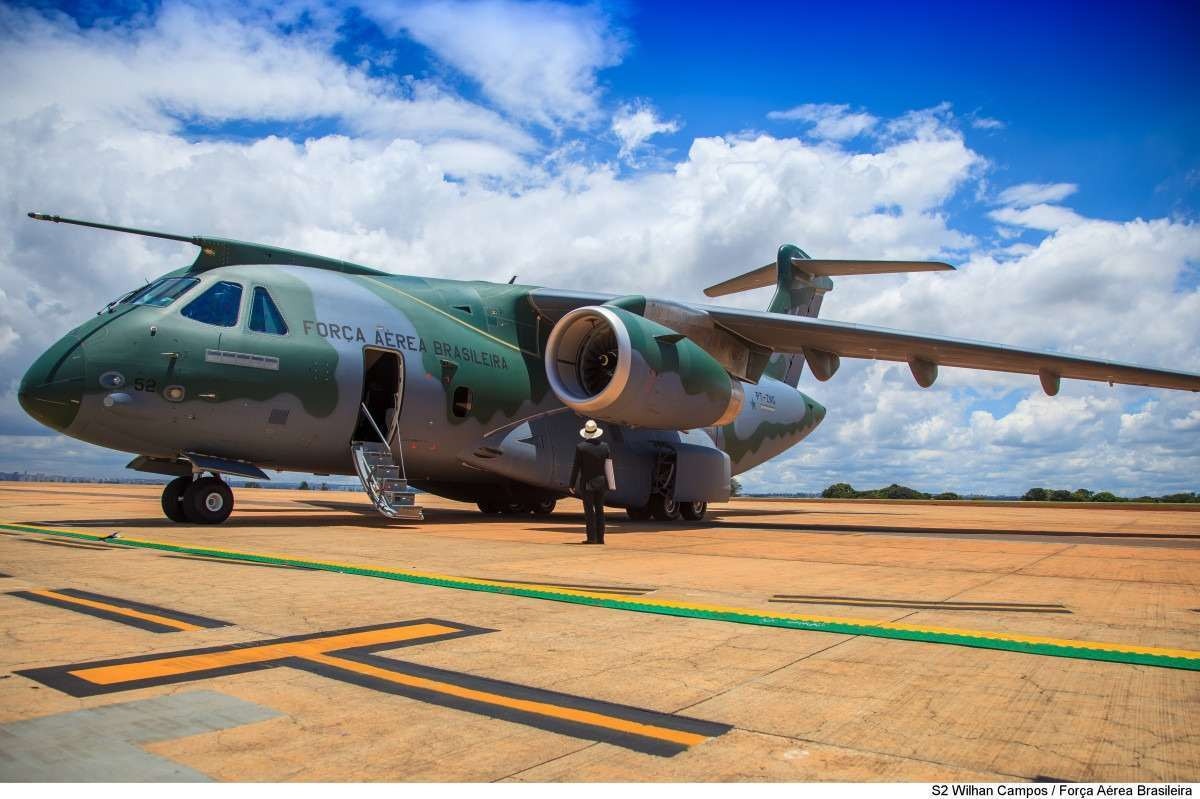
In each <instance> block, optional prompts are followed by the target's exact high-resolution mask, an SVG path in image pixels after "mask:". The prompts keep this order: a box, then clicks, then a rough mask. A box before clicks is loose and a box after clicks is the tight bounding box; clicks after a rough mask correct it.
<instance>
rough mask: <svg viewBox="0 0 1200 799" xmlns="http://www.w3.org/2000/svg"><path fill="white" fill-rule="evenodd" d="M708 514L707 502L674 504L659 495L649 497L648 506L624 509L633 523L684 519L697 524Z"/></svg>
mask: <svg viewBox="0 0 1200 799" xmlns="http://www.w3.org/2000/svg"><path fill="white" fill-rule="evenodd" d="M707 512H708V503H707V502H676V501H675V500H673V499H667V498H666V497H664V496H662V495H661V494H655V495H654V496H652V497H650V502H649V504H647V505H645V506H643V507H641V508H626V509H625V513H626V514H627V515H628V516H629V518H630V519H632V520H633V521H635V522H644V521H646V520H648V519H657V520H658V521H660V522H677V521H679V520H680V519H686V520H687V521H689V522H698V521H700V520H701V519H703V518H704V514H705V513H707Z"/></svg>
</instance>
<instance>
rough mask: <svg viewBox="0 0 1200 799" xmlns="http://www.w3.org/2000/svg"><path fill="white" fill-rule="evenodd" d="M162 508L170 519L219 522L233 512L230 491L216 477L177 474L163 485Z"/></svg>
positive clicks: (206, 522)
mask: <svg viewBox="0 0 1200 799" xmlns="http://www.w3.org/2000/svg"><path fill="white" fill-rule="evenodd" d="M162 509H163V513H164V514H166V517H167V518H168V519H170V520H171V521H173V522H192V523H194V524H220V523H221V522H223V521H225V520H226V519H228V518H229V514H230V513H231V512H232V511H233V491H231V490H230V489H229V485H228V484H227V483H226V482H225V481H224V480H222V479H221V478H220V477H201V478H200V479H198V480H193V479H192V478H191V477H177V478H176V479H174V480H172V481H171V482H169V483H167V485H166V487H165V488H163V493H162Z"/></svg>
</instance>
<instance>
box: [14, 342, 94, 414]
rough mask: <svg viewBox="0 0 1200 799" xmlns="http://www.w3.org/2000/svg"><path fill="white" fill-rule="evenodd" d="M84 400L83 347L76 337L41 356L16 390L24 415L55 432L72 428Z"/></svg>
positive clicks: (58, 344) (55, 346)
mask: <svg viewBox="0 0 1200 799" xmlns="http://www.w3.org/2000/svg"><path fill="white" fill-rule="evenodd" d="M82 399H83V347H81V346H80V342H79V339H78V338H77V337H76V336H73V335H71V336H67V337H65V338H63V339H61V340H60V341H59V342H58V343H57V344H55V345H54V346H53V347H51V348H50V349H48V350H46V351H45V352H44V353H42V355H41V357H39V358H38V359H37V360H36V361H34V362H33V366H30V367H29V371H27V372H26V373H25V376H24V377H23V378H21V384H20V386H19V387H18V388H17V401H18V402H20V403H21V407H22V408H24V409H25V412H26V413H28V414H29V415H30V416H32V417H33V418H34V419H37V420H38V421H39V422H41V423H42V424H44V425H46V426H47V427H51V428H53V429H55V430H66V429H67V428H68V427H70V426H71V423H72V422H74V421H75V417H76V416H77V415H78V414H79V404H80V402H81V401H82Z"/></svg>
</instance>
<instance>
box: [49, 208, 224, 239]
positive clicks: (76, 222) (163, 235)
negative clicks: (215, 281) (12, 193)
mask: <svg viewBox="0 0 1200 799" xmlns="http://www.w3.org/2000/svg"><path fill="white" fill-rule="evenodd" d="M29 218H30V219H37V220H38V221H40V222H62V223H64V224H67V225H82V226H83V227H94V228H100V229H101V230H115V231H116V232H118V233H133V234H134V235H137V236H150V237H151V238H155V239H170V240H171V241H186V242H187V243H188V244H195V245H196V246H197V247H200V246H202V242H201V239H200V237H199V236H181V235H179V234H178V233H163V232H161V231H158V230H142V229H141V228H136V227H121V226H120V225H105V224H104V223H102V222H87V221H84V220H82V219H68V218H67V217H65V216H53V215H51V214H39V213H35V212H33V211H30V212H29Z"/></svg>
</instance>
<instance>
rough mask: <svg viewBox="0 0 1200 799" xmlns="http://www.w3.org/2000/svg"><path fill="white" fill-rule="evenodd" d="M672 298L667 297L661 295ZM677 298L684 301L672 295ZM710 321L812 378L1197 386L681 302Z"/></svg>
mask: <svg viewBox="0 0 1200 799" xmlns="http://www.w3.org/2000/svg"><path fill="white" fill-rule="evenodd" d="M615 298H616V295H613V294H603V293H600V292H589V291H571V290H562V289H546V288H538V289H534V290H533V291H532V292H531V294H530V301H531V303H532V304H533V306H534V307H535V308H536V309H537V311H538V312H539V313H540V314H541V315H542V316H544V317H546V318H547V319H549V320H551V321H557V319H558V318H559V317H560V316H562V315H563V314H564V313H566V312H567V311H570V310H573V309H575V308H579V307H581V306H584V305H602V304H604V303H605V302H609V301H610V300H613V299H615ZM666 302H673V301H666ZM678 304H679V305H683V304H684V303H678ZM686 305H687V307H689V308H691V309H693V310H694V311H696V312H698V313H701V314H704V315H706V316H707V318H708V319H709V320H711V322H712V324H713V325H715V326H716V327H718V328H721V329H724V330H726V331H728V332H729V333H732V334H733V335H734V336H736V337H737V338H738V339H741V340H743V341H745V342H746V343H747V344H749V345H752V346H754V347H757V348H761V349H763V350H769V351H772V352H784V353H796V354H803V355H804V357H805V360H806V361H807V362H808V364H809V367H810V369H811V370H812V372H813V374H814V375H815V376H816V377H817V378H818V379H828V378H829V377H831V376H832V374H833V372H834V371H836V370H837V364H838V360H839V359H840V358H867V359H872V360H880V361H897V362H900V363H905V362H907V363H908V364H909V366H910V368H911V369H912V371H913V376H914V377H915V378H916V379H917V382H918V383H921V384H922V385H929V384H931V383H932V382H933V378H934V377H936V373H937V367H938V366H958V367H963V368H966V369H981V370H984V371H991V372H1014V373H1017V374H1030V375H1038V377H1039V378H1041V381H1042V387H1043V389H1045V390H1046V392H1047V393H1048V394H1057V393H1058V386H1059V382H1060V380H1061V378H1064V377H1065V378H1071V379H1077V380H1097V381H1101V382H1106V383H1122V384H1126V385H1134V386H1148V387H1152V388H1171V389H1181V390H1185V391H1200V374H1194V373H1191V372H1179V371H1173V370H1169V369H1154V368H1150V367H1146V366H1138V365H1135V364H1127V363H1119V362H1116V361H1107V360H1102V359H1099V358H1087V357H1083V356H1078V355H1063V354H1061V353H1056V352H1043V351H1038V350H1026V349H1021V348H1019V347H1009V346H1005V345H1003V344H988V343H985V342H981V341H971V340H969V339H956V338H948V337H945V336H933V335H928V334H923V333H908V332H905V331H900V330H889V329H887V328H881V327H869V326H867V325H856V324H851V323H849V322H836V321H832V320H829V319H820V318H813V317H807V316H791V315H787V314H776V313H770V312H768V311H750V310H742V309H739V308H727V307H721V306H715V305H692V304H690V303H689V304H686Z"/></svg>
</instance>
